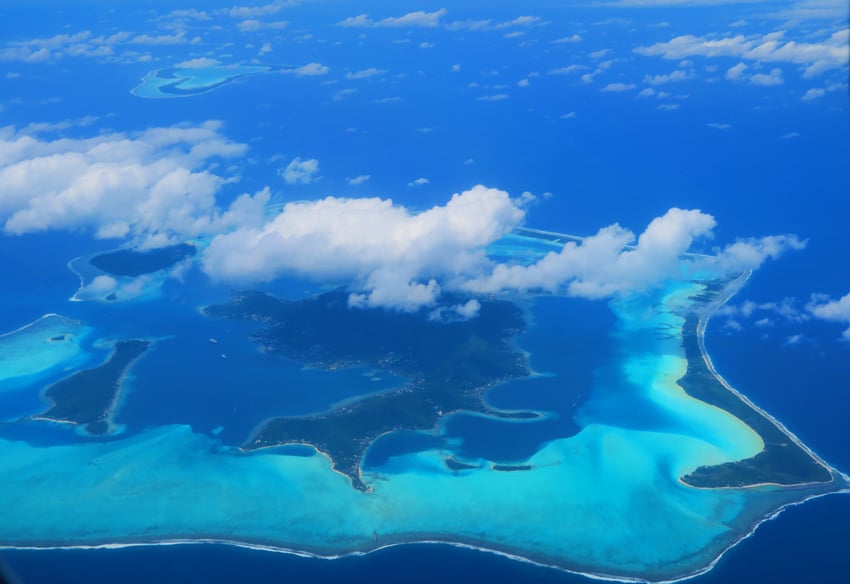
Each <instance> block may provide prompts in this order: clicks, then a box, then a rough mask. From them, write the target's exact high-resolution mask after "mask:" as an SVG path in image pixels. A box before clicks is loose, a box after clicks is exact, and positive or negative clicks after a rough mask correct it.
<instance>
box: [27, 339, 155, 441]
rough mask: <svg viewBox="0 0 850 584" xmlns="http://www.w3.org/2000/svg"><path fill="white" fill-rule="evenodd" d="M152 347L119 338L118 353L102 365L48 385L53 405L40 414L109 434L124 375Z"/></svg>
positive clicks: (46, 393) (145, 343)
mask: <svg viewBox="0 0 850 584" xmlns="http://www.w3.org/2000/svg"><path fill="white" fill-rule="evenodd" d="M149 346H150V342H149V341H137V340H130V341H118V342H117V343H116V344H115V352H114V353H113V354H112V356H111V357H110V358H109V360H107V361H106V363H104V364H103V365H100V366H99V367H95V368H94V369H86V370H84V371H78V372H76V373H74V374H73V375H71V376H70V377H66V378H65V379H63V380H61V381H58V382H57V383H55V384H53V385H51V386H50V387H48V388H47V389H46V390H45V392H44V395H45V397H47V398H48V399H50V400H51V401H52V402H53V407H51V408H50V409H49V410H47V411H46V412H44V413H43V414H41V415H40V416H38V417H39V418H42V419H48V420H56V421H58V422H71V423H74V424H81V425H82V424H85V425H86V430H87V431H88V432H89V433H91V434H104V433H106V432H107V431H108V430H109V423H108V421H107V420H108V418H109V414H110V412H111V410H112V407H113V404H114V403H115V400H116V399H117V397H118V393H119V391H120V390H121V383H122V380H123V377H124V374H125V373H126V372H127V370H128V369H129V368H130V367H131V366H132V365H133V363H134V362H135V361H136V359H138V358H139V357H141V356H142V355H143V354H144V352H145V351H147V349H148V347H149Z"/></svg>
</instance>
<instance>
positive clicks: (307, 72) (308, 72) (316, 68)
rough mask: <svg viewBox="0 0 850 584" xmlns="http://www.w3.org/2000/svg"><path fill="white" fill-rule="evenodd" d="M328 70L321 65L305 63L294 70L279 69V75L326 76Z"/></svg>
mask: <svg viewBox="0 0 850 584" xmlns="http://www.w3.org/2000/svg"><path fill="white" fill-rule="evenodd" d="M328 71H330V69H328V68H327V66H325V65H322V64H321V63H307V64H306V65H302V66H301V67H296V68H295V69H281V70H280V72H281V73H292V74H293V75H296V76H298V77H312V76H315V75H327V74H328Z"/></svg>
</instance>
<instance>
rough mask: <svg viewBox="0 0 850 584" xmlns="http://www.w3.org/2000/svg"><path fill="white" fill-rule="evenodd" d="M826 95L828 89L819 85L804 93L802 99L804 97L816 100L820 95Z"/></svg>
mask: <svg viewBox="0 0 850 584" xmlns="http://www.w3.org/2000/svg"><path fill="white" fill-rule="evenodd" d="M824 95H826V90H824V89H821V88H819V87H814V88H812V89H809V90H808V91H807V92H806V93H804V94H803V97H801V98H800V99H802V100H803V101H814V100H816V99H817V98H819V97H823V96H824Z"/></svg>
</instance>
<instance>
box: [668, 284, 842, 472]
mask: <svg viewBox="0 0 850 584" xmlns="http://www.w3.org/2000/svg"><path fill="white" fill-rule="evenodd" d="M748 276H749V274H743V275H741V276H740V277H739V278H738V282H735V281H730V282H723V281H712V282H704V283H703V285H704V290H703V292H701V293H700V294H698V295H696V296H694V297H693V298H694V299H695V300H697V301H698V302H699V303H700V304H701V305H702V306H703V307H704V309H703V310H701V311H700V312H699V313H690V314H688V315H687V316H686V317H685V323H684V326H683V328H682V346H683V348H684V351H685V358H686V359H687V362H688V369H687V371H686V372H685V375H684V376H683V377H682V378H681V379H680V380H679V385H680V386H681V387H682V388H683V389H684V390H685V392H686V393H687V394H688V395H690V396H691V397H694V398H696V399H699V400H701V401H704V402H706V403H708V404H711V405H713V406H716V407H718V408H720V409H722V410H725V411H727V412H729V413H730V414H732V415H734V416H735V417H737V418H738V419H739V420H741V421H742V422H744V423H745V424H747V425H748V426H749V427H750V428H752V429H753V430H754V431H755V432H756V433H757V434H758V435H759V436H760V437H761V439H762V440H763V441H764V449H763V450H762V451H761V452H759V453H758V454H757V455H756V456H754V457H752V458H748V459H745V460H740V461H737V462H728V463H724V464H720V465H717V466H702V467H700V468H698V469H696V470H695V471H694V472H692V473H690V474H688V475H686V476H684V477H682V479H681V480H682V482H684V483H685V484H687V485H690V486H693V487H701V488H723V487H748V486H753V485H759V484H778V485H783V486H792V485H800V484H808V483H828V482H831V481H832V480H833V474H832V472H831V471H830V470H829V469H828V468H827V467H826V466H824V465H823V464H822V463H821V462H820V461H819V460H817V458H815V456H813V455H812V454H811V453H810V452H809V450H807V449H806V448H805V447H803V445H802V444H800V442H799V441H798V440H797V439H796V438H794V437H793V436H792V435H791V434H790V433H789V432H788V431H787V430H785V429H784V428H782V427H780V425H779V423H778V422H776V421H775V420H774V419H773V418H771V417H770V416H769V415H768V414H766V413H764V412H763V411H761V410H760V409H758V408H757V407H756V406H755V405H753V404H752V402H750V401H749V400H747V399H746V398H745V397H744V396H742V395H741V394H739V393H738V392H737V391H735V390H733V389H732V388H731V387H730V386H729V385H728V384H726V383H725V382H724V381H723V379H722V378H721V377H720V376H719V375H718V374H717V372H716V371H715V370H714V366H713V364H712V363H711V359H710V357H709V356H708V353H707V351H706V349H705V344H704V334H705V327H706V325H707V324H708V319H709V318H710V317H711V314H712V313H713V312H714V310H715V309H716V308H717V307H718V306H720V305H721V304H722V303H724V302H725V301H726V300H727V299H728V298H729V297H731V296H732V295H733V294H734V293H735V292H737V290H738V288H739V287H740V285H742V284H743V281H745V280H746V278H747V277H748Z"/></svg>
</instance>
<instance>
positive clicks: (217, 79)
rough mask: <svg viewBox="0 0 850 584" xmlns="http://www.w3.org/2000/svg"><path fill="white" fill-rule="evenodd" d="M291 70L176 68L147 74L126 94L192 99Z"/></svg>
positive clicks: (274, 67)
mask: <svg viewBox="0 0 850 584" xmlns="http://www.w3.org/2000/svg"><path fill="white" fill-rule="evenodd" d="M291 69H294V67H283V66H277V65H253V64H251V65H238V64H233V65H225V64H213V65H205V66H201V67H189V66H181V65H176V66H174V67H167V68H165V69H155V70H154V71H151V72H149V73H148V74H147V75H145V76H144V77H142V82H141V83H140V84H139V85H138V86H137V87H135V88H133V89H132V90H131V91H130V93H132V94H133V95H135V96H138V97H145V98H174V97H192V96H194V95H201V94H204V93H208V92H210V91H212V90H214V89H217V88H219V87H221V86H223V85H226V84H228V83H231V82H232V81H235V80H237V79H241V78H243V77H246V76H248V75H254V74H258V73H267V72H272V71H284V70H291Z"/></svg>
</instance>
